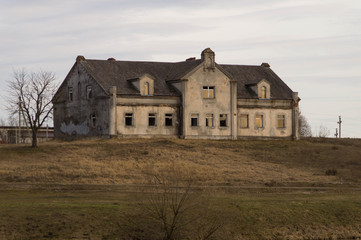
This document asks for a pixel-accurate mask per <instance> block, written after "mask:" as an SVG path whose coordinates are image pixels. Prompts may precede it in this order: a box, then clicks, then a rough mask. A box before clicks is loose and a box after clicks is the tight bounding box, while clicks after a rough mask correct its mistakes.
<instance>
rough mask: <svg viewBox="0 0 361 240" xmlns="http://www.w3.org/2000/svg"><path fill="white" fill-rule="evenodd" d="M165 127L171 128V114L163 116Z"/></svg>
mask: <svg viewBox="0 0 361 240" xmlns="http://www.w3.org/2000/svg"><path fill="white" fill-rule="evenodd" d="M165 125H166V126H173V114H172V113H166V114H165Z"/></svg>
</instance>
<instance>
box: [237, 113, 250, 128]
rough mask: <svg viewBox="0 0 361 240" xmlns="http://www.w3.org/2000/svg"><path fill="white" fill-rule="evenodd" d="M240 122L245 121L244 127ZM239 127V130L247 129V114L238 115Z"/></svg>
mask: <svg viewBox="0 0 361 240" xmlns="http://www.w3.org/2000/svg"><path fill="white" fill-rule="evenodd" d="M242 120H245V121H246V126H243V124H242V122H243V121H242ZM239 127H240V128H243V129H247V128H249V114H248V113H247V114H246V113H241V114H240V122H239Z"/></svg>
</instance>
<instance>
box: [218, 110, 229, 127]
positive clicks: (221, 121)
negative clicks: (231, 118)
mask: <svg viewBox="0 0 361 240" xmlns="http://www.w3.org/2000/svg"><path fill="white" fill-rule="evenodd" d="M222 115H223V116H224V117H225V119H224V120H222ZM219 127H221V128H226V127H228V115H227V114H225V113H221V114H219Z"/></svg>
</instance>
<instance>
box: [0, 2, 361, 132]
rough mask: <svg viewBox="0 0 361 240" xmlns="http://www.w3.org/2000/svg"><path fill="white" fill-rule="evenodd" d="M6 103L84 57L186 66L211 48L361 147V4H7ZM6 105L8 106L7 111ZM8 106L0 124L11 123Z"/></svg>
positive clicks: (1, 19)
mask: <svg viewBox="0 0 361 240" xmlns="http://www.w3.org/2000/svg"><path fill="white" fill-rule="evenodd" d="M0 3H1V8H0V43H1V44H0V95H1V96H2V97H3V98H4V97H6V95H7V92H6V88H7V83H6V82H7V81H8V80H9V79H12V77H13V71H14V70H17V69H21V68H25V69H26V70H28V71H39V70H45V71H52V72H54V73H55V74H56V76H57V79H58V81H59V82H61V81H63V80H64V78H65V76H66V74H67V73H68V72H69V70H70V68H71V67H72V65H73V64H74V62H75V58H76V56H77V55H83V56H85V57H86V58H89V59H107V58H109V57H114V58H116V59H118V60H133V61H138V60H147V61H170V62H177V61H183V60H185V59H186V58H188V57H197V58H199V57H200V53H201V51H202V50H203V49H205V48H207V47H210V48H211V49H212V50H213V51H214V52H215V53H216V62H217V63H219V64H243V65H260V64H261V63H262V62H268V63H269V64H270V65H271V68H272V69H273V70H274V71H275V72H276V73H277V74H278V75H279V76H280V77H281V78H282V79H283V80H284V81H285V82H286V83H287V85H288V86H289V87H290V88H291V89H292V90H293V91H295V92H299V96H300V98H301V99H302V100H301V102H300V106H301V111H302V113H303V114H304V115H305V116H306V118H307V119H308V121H309V123H310V124H311V126H312V130H313V133H316V132H317V131H318V129H319V127H320V126H321V125H323V126H325V127H327V128H328V129H329V130H330V137H332V136H333V134H334V133H335V129H336V127H337V123H336V122H337V121H338V116H339V115H341V116H342V120H343V124H342V134H343V136H344V137H357V138H361V99H360V97H361V14H360V13H361V1H360V0H230V1H212V0H207V1H203V0H197V1H190V0H182V1H180V0H174V1H173V0H168V1H165V0H163V1H160V0H158V1H152V0H140V1H137V0H129V1H128V0H101V1H100V0H88V1H85V0H51V1H49V0H46V1H45V0H44V1H43V0H32V1H28V0H0ZM3 98H1V99H2V102H4V101H3ZM4 109H5V106H4V104H3V105H0V118H2V119H7V112H6V111H5V110H4Z"/></svg>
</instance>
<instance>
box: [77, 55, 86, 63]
mask: <svg viewBox="0 0 361 240" xmlns="http://www.w3.org/2000/svg"><path fill="white" fill-rule="evenodd" d="M76 61H77V62H80V61H85V57H84V56H81V55H79V56H77V57H76Z"/></svg>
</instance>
